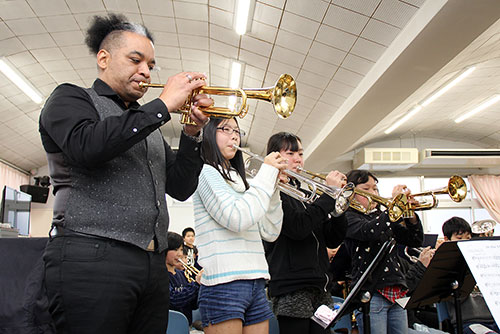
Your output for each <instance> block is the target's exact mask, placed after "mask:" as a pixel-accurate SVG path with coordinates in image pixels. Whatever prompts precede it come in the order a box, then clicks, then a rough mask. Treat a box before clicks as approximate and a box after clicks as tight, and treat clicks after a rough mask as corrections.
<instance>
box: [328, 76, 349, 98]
mask: <svg viewBox="0 0 500 334" xmlns="http://www.w3.org/2000/svg"><path fill="white" fill-rule="evenodd" d="M326 90H327V91H329V92H331V93H335V94H337V95H340V96H342V97H345V98H347V97H349V95H351V93H352V91H353V90H354V87H352V86H349V85H347V84H345V83H342V82H340V81H337V80H332V81H330V83H329V84H328V87H326Z"/></svg>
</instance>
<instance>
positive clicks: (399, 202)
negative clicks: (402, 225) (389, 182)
mask: <svg viewBox="0 0 500 334" xmlns="http://www.w3.org/2000/svg"><path fill="white" fill-rule="evenodd" d="M354 193H355V194H358V195H360V196H363V197H366V198H367V199H368V206H367V207H366V208H365V207H364V206H363V205H362V204H361V203H360V202H358V201H356V200H355V199H353V200H352V202H351V205H350V207H351V208H353V209H355V210H357V211H359V212H361V213H364V214H365V215H366V214H369V213H370V210H371V209H370V208H371V207H372V203H373V202H376V203H378V204H380V205H382V206H385V207H386V208H387V213H388V215H389V220H390V221H391V222H395V221H398V220H399V219H400V218H401V217H402V216H403V214H404V212H405V210H406V208H407V207H408V197H406V195H405V194H398V195H396V196H395V197H394V198H392V199H389V198H385V197H382V196H378V195H375V194H372V193H369V192H367V191H364V190H361V189H358V188H354Z"/></svg>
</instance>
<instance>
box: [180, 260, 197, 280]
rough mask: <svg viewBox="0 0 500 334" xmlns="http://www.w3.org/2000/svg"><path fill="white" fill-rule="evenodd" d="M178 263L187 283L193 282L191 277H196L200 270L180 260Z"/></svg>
mask: <svg viewBox="0 0 500 334" xmlns="http://www.w3.org/2000/svg"><path fill="white" fill-rule="evenodd" d="M178 260H179V262H180V263H181V264H182V266H183V267H184V276H186V279H187V280H188V282H189V283H191V282H193V281H194V279H193V277H192V276H198V275H199V273H200V270H199V269H198V268H196V267H195V266H192V265H189V264H187V263H186V262H184V261H182V259H178Z"/></svg>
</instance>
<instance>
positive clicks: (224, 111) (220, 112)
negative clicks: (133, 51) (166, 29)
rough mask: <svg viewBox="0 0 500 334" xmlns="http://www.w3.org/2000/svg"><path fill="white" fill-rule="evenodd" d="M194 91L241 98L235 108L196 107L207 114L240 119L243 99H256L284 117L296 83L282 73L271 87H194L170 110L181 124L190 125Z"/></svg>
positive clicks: (244, 110) (244, 111)
mask: <svg viewBox="0 0 500 334" xmlns="http://www.w3.org/2000/svg"><path fill="white" fill-rule="evenodd" d="M164 86H165V85H163V84H155V83H147V82H140V83H139V87H141V88H148V87H152V88H163V87H164ZM197 94H208V95H220V96H233V95H235V96H237V97H240V98H241V105H240V107H239V108H238V109H235V110H233V109H230V108H224V107H216V106H210V107H199V109H200V110H201V111H202V112H203V113H204V114H205V115H207V116H209V117H220V118H233V117H236V116H239V117H240V118H243V117H245V115H246V114H247V113H248V103H247V99H256V100H261V101H267V102H270V103H272V105H273V108H274V111H275V112H276V114H277V115H278V116H279V117H280V118H283V119H284V118H288V117H289V116H290V115H291V114H292V112H293V110H294V109H295V104H296V102H297V85H296V83H295V80H294V79H293V77H292V76H291V75H289V74H282V75H281V76H280V77H279V78H278V80H277V81H276V83H275V84H274V86H272V87H266V88H246V89H240V88H235V89H233V88H228V87H215V86H203V87H201V88H199V89H195V90H194V91H193V92H192V93H191V94H190V95H189V97H188V98H187V100H186V102H185V103H184V105H183V106H182V107H181V108H180V109H179V110H177V111H174V113H180V114H181V115H182V118H181V123H183V124H194V123H193V121H192V120H191V119H190V117H189V113H190V112H191V105H192V99H193V97H194V96H195V95H197Z"/></svg>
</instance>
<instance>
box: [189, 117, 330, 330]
mask: <svg viewBox="0 0 500 334" xmlns="http://www.w3.org/2000/svg"><path fill="white" fill-rule="evenodd" d="M242 133H243V131H242V130H241V129H240V128H239V126H238V123H237V122H236V119H234V118H231V119H218V118H212V119H211V120H210V122H209V123H208V125H207V126H206V127H205V129H204V131H203V145H202V157H203V160H204V162H205V165H204V166H203V170H202V171H201V174H200V178H199V184H198V189H197V190H196V192H195V194H194V197H193V204H194V214H195V217H194V218H195V227H196V231H197V233H198V236H197V239H198V249H199V251H200V252H199V260H198V261H199V263H200V265H201V266H202V267H203V270H204V273H203V276H202V278H201V284H202V285H201V287H200V295H199V309H200V314H201V319H202V324H203V330H204V332H205V333H207V334H215V333H224V334H241V333H244V334H257V333H259V334H267V333H268V332H269V321H268V320H269V319H270V318H272V316H273V314H272V312H271V310H270V308H269V304H268V301H267V299H266V295H265V291H264V286H265V280H267V279H269V271H268V266H267V263H266V258H265V256H264V248H263V245H262V240H266V241H274V240H276V238H277V237H278V235H279V233H280V231H281V225H282V219H283V211H282V210H281V202H280V198H279V191H278V190H277V187H276V182H277V180H278V175H279V171H280V170H283V169H284V168H285V167H286V163H285V159H284V158H283V157H282V156H281V155H280V154H279V153H278V152H273V153H270V154H268V155H267V156H266V157H265V158H263V159H264V163H263V164H262V165H261V167H260V169H259V171H258V173H257V174H256V175H255V177H254V178H253V179H252V180H251V181H250V182H248V181H247V180H246V177H245V166H244V162H243V157H242V152H241V151H239V150H237V149H236V148H235V145H237V146H239V145H240V141H241V134H242ZM325 252H326V250H325Z"/></svg>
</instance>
